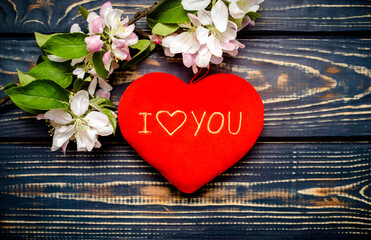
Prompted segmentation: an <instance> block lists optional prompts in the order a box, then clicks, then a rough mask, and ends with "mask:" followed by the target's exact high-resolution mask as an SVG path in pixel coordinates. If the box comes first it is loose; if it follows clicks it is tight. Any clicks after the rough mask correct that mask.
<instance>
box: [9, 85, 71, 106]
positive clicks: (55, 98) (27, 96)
mask: <svg viewBox="0 0 371 240" xmlns="http://www.w3.org/2000/svg"><path fill="white" fill-rule="evenodd" d="M5 93H6V94H7V95H8V96H9V97H10V98H11V99H12V101H13V102H14V104H16V105H17V106H18V107H20V108H22V109H24V110H25V111H28V112H30V111H29V109H33V110H50V109H53V108H64V109H68V107H69V102H68V101H69V95H70V92H69V91H67V90H65V89H64V88H62V87H61V86H59V85H58V84H56V83H55V82H53V81H50V80H35V81H33V82H30V83H29V84H27V85H26V86H24V87H13V88H10V89H7V90H5Z"/></svg>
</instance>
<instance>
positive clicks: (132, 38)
mask: <svg viewBox="0 0 371 240" xmlns="http://www.w3.org/2000/svg"><path fill="white" fill-rule="evenodd" d="M125 40H126V42H127V43H126V45H127V46H130V45H134V44H137V43H138V36H137V35H136V34H135V33H133V32H132V33H130V35H129V36H128V37H126V38H125Z"/></svg>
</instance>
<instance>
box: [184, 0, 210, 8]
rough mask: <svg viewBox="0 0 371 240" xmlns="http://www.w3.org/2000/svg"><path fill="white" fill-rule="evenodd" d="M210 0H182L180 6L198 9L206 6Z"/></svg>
mask: <svg viewBox="0 0 371 240" xmlns="http://www.w3.org/2000/svg"><path fill="white" fill-rule="evenodd" d="M209 4H210V0H182V6H183V8H184V9H185V10H189V11H192V10H200V9H204V8H206V7H207V6H208V5H209Z"/></svg>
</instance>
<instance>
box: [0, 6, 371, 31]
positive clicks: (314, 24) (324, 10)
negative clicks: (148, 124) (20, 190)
mask: <svg viewBox="0 0 371 240" xmlns="http://www.w3.org/2000/svg"><path fill="white" fill-rule="evenodd" d="M103 2H104V1H93V0H90V1H73V0H65V1H57V0H40V1H34V0H2V1H1V2H0V10H1V11H0V19H1V20H2V24H1V25H0V32H3V33H5V32H11V33H25V32H27V33H32V32H35V31H38V32H68V31H69V29H70V26H71V25H72V24H73V23H76V22H77V23H79V24H81V26H83V27H86V26H87V25H86V23H85V21H84V19H83V18H82V17H81V16H80V15H79V14H78V6H79V5H80V4H82V6H83V7H85V8H86V9H88V10H90V11H97V10H98V9H99V6H101V5H102V3H103ZM111 2H112V3H113V5H114V6H115V7H116V8H120V9H122V10H124V13H125V15H128V16H129V17H132V16H133V15H134V14H135V13H136V12H137V11H140V10H142V9H143V8H144V7H149V6H151V5H152V4H154V3H155V1H153V0H142V1H136V0H121V1H119V0H112V1H111ZM259 12H260V13H261V14H262V16H261V18H260V19H259V20H258V21H257V23H256V26H254V27H249V28H248V29H246V30H244V31H245V32H248V31H249V30H254V31H288V32H295V31H300V32H315V31H321V32H338V31H368V30H370V29H371V24H370V3H369V1H367V0H353V1H350V0H301V1H292V0H280V1H272V0H266V1H265V2H263V3H262V4H261V9H260V11H259ZM137 26H138V27H140V28H144V29H148V27H147V25H146V23H145V20H144V19H143V20H141V21H139V22H138V23H137Z"/></svg>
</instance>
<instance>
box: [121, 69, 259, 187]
mask: <svg viewBox="0 0 371 240" xmlns="http://www.w3.org/2000/svg"><path fill="white" fill-rule="evenodd" d="M118 119H119V125H120V129H121V132H122V135H123V136H124V138H125V139H126V140H127V142H128V143H129V144H130V145H131V146H132V147H133V148H134V149H135V150H136V151H137V152H138V154H139V155H140V156H141V157H142V158H143V159H144V160H146V161H147V162H148V163H149V164H151V165H152V166H153V167H155V168H156V169H157V170H159V171H160V172H161V174H162V175H164V176H165V178H167V179H168V180H169V181H170V182H171V183H172V184H173V185H174V186H176V187H177V188H178V189H179V190H181V191H182V192H185V193H192V192H194V191H196V190H197V189H199V188H200V187H202V186H203V185H204V184H206V183H208V182H209V181H210V180H212V179H213V178H215V177H216V176H217V175H219V174H220V173H222V172H224V171H225V170H227V169H228V168H229V167H231V166H232V165H233V164H235V163H236V162H237V161H238V160H240V159H241V158H242V157H243V156H244V155H245V154H246V153H247V152H248V151H249V150H250V148H251V147H252V146H253V145H254V143H255V141H256V139H257V138H258V136H259V134H260V132H261V130H262V128H263V119H264V108H263V103H262V101H261V99H260V97H259V94H258V93H257V92H256V91H255V89H254V88H253V87H252V86H251V85H250V84H249V83H248V82H247V81H246V80H244V79H243V78H240V77H238V76H236V75H233V74H215V75H211V76H209V77H206V78H204V79H203V80H201V81H200V82H198V83H197V84H191V85H188V84H186V83H184V82H183V81H181V80H180V79H178V78H177V77H175V76H173V75H171V74H166V73H150V74H147V75H144V76H143V77H141V78H139V79H137V80H135V81H134V82H133V83H132V84H131V85H130V86H129V87H128V88H127V89H126V91H125V92H124V94H123V96H122V97H121V100H120V104H119V111H118Z"/></svg>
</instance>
